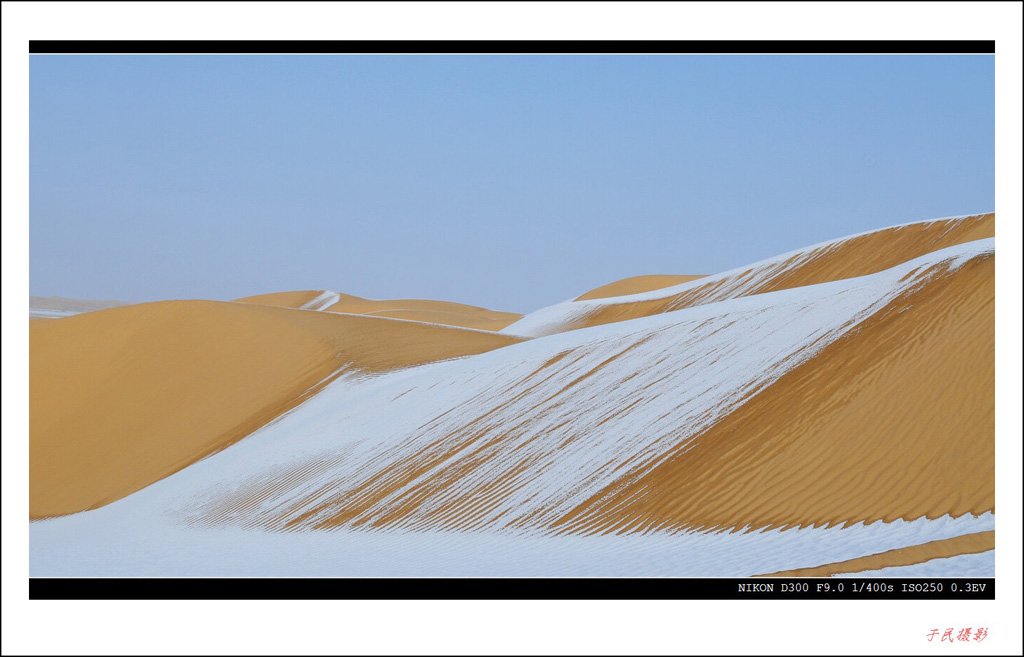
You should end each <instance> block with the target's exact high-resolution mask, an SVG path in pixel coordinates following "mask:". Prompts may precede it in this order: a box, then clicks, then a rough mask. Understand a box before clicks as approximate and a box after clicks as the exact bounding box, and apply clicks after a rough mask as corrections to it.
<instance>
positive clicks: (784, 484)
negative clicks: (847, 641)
mask: <svg viewBox="0 0 1024 657" xmlns="http://www.w3.org/2000/svg"><path fill="white" fill-rule="evenodd" d="M994 260H995V257H994V256H980V257H977V258H975V259H973V260H972V261H971V262H970V263H968V264H967V265H965V266H963V267H962V268H960V269H958V270H956V271H954V272H952V273H949V274H947V275H945V276H942V277H940V278H938V279H937V280H934V281H931V282H929V283H928V284H927V285H924V286H921V287H919V288H917V289H914V290H913V291H911V292H910V293H909V294H907V295H905V296H901V297H899V298H897V299H895V300H894V301H893V302H892V303H890V304H889V305H888V306H887V307H886V308H884V309H883V310H882V311H881V312H878V313H876V314H875V315H873V316H872V317H871V318H870V319H869V320H867V321H866V322H864V323H863V324H862V325H861V326H860V327H859V328H858V330H857V331H855V332H851V333H850V334H848V335H847V336H844V337H843V338H841V339H840V340H837V341H836V342H834V343H832V344H831V345H828V346H826V347H824V348H823V349H822V350H821V352H820V353H819V354H818V355H817V356H815V357H814V358H813V359H811V360H809V361H808V362H806V363H804V364H802V365H801V366H800V367H798V368H796V369H794V370H792V371H790V372H788V373H787V374H785V375H783V376H782V377H781V378H780V379H779V380H778V381H776V382H775V383H774V384H773V385H771V386H769V387H767V388H766V389H764V390H762V391H761V392H759V394H757V395H756V396H755V397H753V398H752V399H751V400H750V401H749V402H747V403H746V404H744V405H743V406H742V407H740V408H739V409H738V410H737V411H736V412H734V413H732V414H730V415H729V416H728V417H726V418H724V419H723V420H722V421H720V422H718V423H717V424H715V425H714V426H713V427H711V428H710V429H709V430H708V431H707V432H705V433H703V434H702V435H700V436H699V437H698V438H697V440H696V441H694V444H692V445H687V446H686V447H685V449H677V450H676V453H674V454H672V455H670V456H669V457H668V458H666V459H665V460H664V461H663V462H662V463H661V464H659V465H658V466H656V467H654V468H652V469H651V470H649V471H647V472H644V473H642V475H641V476H638V477H636V478H635V479H633V480H632V481H620V482H617V483H616V485H615V486H613V487H611V488H609V489H606V490H602V491H600V492H598V493H597V494H595V495H594V497H593V499H592V501H590V502H588V503H586V504H584V505H581V507H580V508H579V509H577V510H575V511H574V512H573V513H572V514H571V515H570V516H568V517H567V518H566V521H565V524H566V526H567V527H571V528H573V529H574V530H575V531H583V530H592V531H617V530H621V529H624V528H631V529H634V530H643V529H649V528H677V529H682V528H711V527H744V526H746V525H748V524H749V525H751V526H752V527H755V528H759V527H765V526H779V527H790V526H806V525H809V524H823V523H824V524H833V523H842V522H858V521H862V520H863V521H873V520H885V521H891V520H894V519H896V518H904V519H907V520H910V519H913V518H917V517H921V516H926V517H929V518H935V517H939V516H941V515H944V514H947V513H948V514H952V515H953V516H959V515H962V514H964V513H972V514H975V515H978V514H980V513H982V512H984V511H990V510H994V509H995V501H994V495H995V482H994V479H993V471H994V467H995V462H994V446H995V445H994V441H993V440H992V436H993V435H994V431H995V427H994V417H995V415H994V399H995V397H994V390H993V384H994V365H995V363H994V353H995V351H994V278H995V274H994ZM968 381H969V382H970V384H969V385H968V384H966V382H968ZM722 464H728V465H727V467H723V465H722ZM576 518H587V519H586V520H585V521H579V522H575V521H574V520H575V519H576Z"/></svg>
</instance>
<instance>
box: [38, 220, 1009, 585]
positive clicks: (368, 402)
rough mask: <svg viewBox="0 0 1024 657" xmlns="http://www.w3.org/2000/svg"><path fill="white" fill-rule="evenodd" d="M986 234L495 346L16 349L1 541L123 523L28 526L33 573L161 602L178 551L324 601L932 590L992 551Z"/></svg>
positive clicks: (791, 270) (335, 304)
mask: <svg viewBox="0 0 1024 657" xmlns="http://www.w3.org/2000/svg"><path fill="white" fill-rule="evenodd" d="M992 227H993V217H992V215H977V216H973V217H967V218H961V219H955V220H940V221H935V222H921V223H917V224H908V225H905V226H900V227H894V228H891V229H885V230H881V231H874V232H871V233H865V234H863V235H858V236H852V237H849V238H844V239H840V240H835V241H832V242H828V243H825V244H820V245H815V246H812V247H808V248H806V249H801V250H798V251H795V252H792V253H788V254H783V255H781V256H779V257H777V258H771V259H768V260H765V261H762V262H760V263H754V264H752V265H749V266H747V267H741V268H738V269H736V270H732V271H729V272H724V273H721V274H713V275H709V276H705V277H663V276H657V277H646V276H641V277H635V278H631V279H624V280H622V281H617V282H615V283H612V284H609V285H606V286H603V287H601V288H597V289H595V290H592V291H590V292H588V293H585V294H583V295H581V296H580V297H577V298H576V299H574V300H572V301H567V302H565V303H563V304H558V305H557V306H552V307H550V308H546V309H542V310H540V311H537V312H536V313H531V314H530V315H527V316H526V317H523V318H522V319H519V320H518V321H514V322H513V320H514V319H515V317H517V316H514V315H513V314H511V313H498V312H495V311H489V310H486V309H483V308H476V307H472V306H465V305H463V304H455V303H446V302H439V301H429V300H396V301H378V300H369V299H361V298H359V297H353V296H350V295H343V294H340V293H337V292H333V291H330V290H309V291H302V292H290V293H279V294H271V295H261V296H258V297H248V298H246V299H242V300H239V301H240V302H241V303H219V302H165V303H160V304H144V305H140V306H129V307H124V308H115V309H111V310H106V311H103V312H101V313H92V314H89V315H82V316H77V317H71V318H68V319H65V320H63V321H61V322H52V321H51V322H48V323H47V322H44V321H40V322H32V323H31V330H30V333H31V341H32V343H31V350H32V353H31V370H32V372H31V373H32V380H31V393H30V396H31V400H32V408H31V422H32V424H31V431H32V435H31V458H32V463H31V491H30V492H31V496H32V500H31V508H30V515H31V517H33V518H38V517H41V516H50V515H57V514H62V513H72V512H74V511H79V510H82V509H95V508H96V507H100V506H103V505H105V504H108V503H109V502H110V501H112V500H116V499H121V502H119V503H118V504H115V505H109V506H105V507H104V508H102V509H97V510H94V511H89V512H88V513H82V514H75V515H73V516H70V517H67V518H58V519H51V520H45V521H41V522H39V523H36V524H34V525H33V531H34V533H33V554H34V555H42V556H40V557H39V560H38V561H36V562H35V563H39V564H45V565H40V566H39V568H40V569H41V570H38V571H37V573H38V574H45V572H54V570H55V569H56V570H60V569H61V568H64V565H63V564H65V563H66V562H67V560H68V559H69V558H71V559H77V558H78V556H77V555H78V551H77V550H70V551H69V549H68V545H70V544H71V543H69V541H71V542H72V543H73V541H74V540H75V539H74V537H75V536H82V537H86V538H87V543H88V544H87V546H86V549H84V550H83V551H82V554H84V555H86V557H87V561H88V563H90V564H92V565H90V566H88V568H99V570H100V571H102V572H107V571H106V570H103V569H104V568H106V566H105V565H103V564H104V561H103V559H104V557H103V555H104V554H105V552H106V551H109V549H110V545H111V541H113V540H115V538H114V537H117V540H121V534H122V533H125V532H127V533H129V534H131V535H133V536H134V537H135V539H133V540H136V543H135V545H136V546H138V549H141V550H143V551H144V552H145V551H156V552H160V553H161V554H165V558H166V559H167V560H168V562H169V563H170V562H174V563H176V564H177V565H175V566H174V567H168V572H173V573H176V574H183V573H184V574H187V572H188V568H189V562H188V561H187V560H185V561H182V560H181V559H179V558H178V557H176V556H175V555H177V554H178V553H180V551H181V550H186V551H187V550H189V549H192V548H190V547H189V546H196V545H199V546H206V547H203V548H201V549H200V552H201V553H204V554H205V553H206V552H210V551H212V552H216V553H221V552H223V553H225V554H235V553H236V551H243V552H245V553H246V554H249V555H250V557H251V558H252V559H253V563H259V564H263V565H261V566H255V565H254V566H252V568H253V569H258V568H266V569H267V574H273V573H293V572H296V571H294V570H290V569H289V568H290V566H288V563H291V562H293V561H294V559H293V558H292V557H289V556H288V555H293V554H294V553H295V552H296V551H300V552H302V553H303V554H305V555H314V554H315V555H317V556H315V557H314V558H312V560H311V561H310V563H313V564H314V565H313V566H311V567H310V569H309V571H308V572H310V573H318V574H325V572H326V574H331V573H336V572H343V573H345V574H348V575H359V574H366V573H375V574H381V572H382V571H381V570H380V569H382V568H383V569H385V571H384V574H388V573H387V572H386V568H387V565H386V564H385V563H384V562H383V561H382V559H384V557H382V556H381V554H382V553H383V554H384V555H385V556H386V555H404V556H402V557H401V561H402V563H403V564H404V563H414V564H415V566H414V567H411V570H410V571H409V572H411V573H414V574H417V575H430V574H438V573H439V572H441V573H445V574H517V575H524V574H526V575H528V574H532V573H549V574H632V575H637V574H641V575H642V574H688V575H705V576H727V575H730V574H731V575H755V574H765V573H771V574H773V575H779V574H787V573H788V574H795V575H798V576H809V575H832V574H835V575H841V574H845V573H856V572H871V571H877V570H878V569H885V568H894V567H896V568H898V567H913V565H915V564H916V565H922V564H936V565H935V568H939V569H941V568H944V567H947V566H943V565H942V564H941V563H939V562H940V561H941V560H942V559H945V558H948V557H957V558H959V557H964V558H966V557H967V556H969V555H972V554H981V553H984V551H986V550H991V547H992V546H991V543H992V540H993V538H992V530H993V527H994V510H995V495H994V477H993V472H994V438H993V436H994V303H995V300H994V277H995V273H994V263H995V255H994V254H995V240H994V239H992V238H991V237H986V236H990V235H991V233H992ZM682 278H685V279H687V280H681V279H682ZM616 295H617V296H616ZM274 306H281V307H274ZM299 309H301V310H299ZM312 310H317V311H321V312H309V311H312ZM396 320H413V321H396ZM508 322H513V323H511V324H508V326H506V327H505V328H504V329H502V330H501V331H500V332H495V331H496V330H497V329H498V328H499V327H501V326H505V324H507V323H508ZM439 324H447V325H449V326H439ZM455 326H466V327H472V328H483V329H487V330H483V331H481V330H468V329H466V328H455ZM570 329H578V330H570ZM519 335H522V336H527V337H530V338H533V339H526V338H525V337H523V338H520V337H516V336H519ZM457 356H464V357H461V358H456V357H457ZM271 420H273V421H271ZM242 438H245V440H241V439H242ZM204 456H206V457H208V458H202V457H204ZM147 518H148V519H150V520H143V519H147ZM69 537H70V538H69ZM321 537H326V538H321ZM83 540H85V539H83ZM253 545H257V546H275V547H266V550H267V551H266V552H263V551H261V550H263V548H257V547H253ZM175 546H177V548H175ZM243 546H244V547H243ZM556 546H557V547H556ZM147 553H148V552H147ZM481 555H483V556H481ZM530 555H532V556H530ZM680 555H683V556H680ZM86 557H83V558H86ZM33 558H34V559H35V558H36V557H35V556H33ZM193 559H195V557H193ZM353 559H354V561H353ZM176 560H177V561H176ZM128 561H131V559H130V558H128ZM202 561H203V563H206V560H205V559H203V560H202ZM222 561H223V560H222ZM955 561H956V560H955V559H954V560H953V561H951V562H949V563H951V564H952V563H954V562H955ZM80 563H85V562H84V561H83V562H80ZM217 563H219V564H220V565H219V566H217V567H218V568H222V567H226V566H225V565H224V564H226V563H227V562H224V563H221V562H217ZM654 563H657V564H660V565H659V566H657V567H653V570H652V565H651V564H654ZM957 563H958V562H957ZM96 564H100V565H99V566H96ZM317 564H319V565H317ZM325 564H326V565H325ZM467 564H476V565H475V566H470V565H467ZM487 564H490V565H487ZM662 566H663V568H662ZM82 567H83V568H85V567H86V566H82ZM146 567H147V566H146V564H141V563H137V564H135V565H134V566H131V567H126V568H123V569H119V568H118V567H117V566H116V564H115V567H114V568H113V570H112V571H110V572H114V573H134V572H137V570H138V569H139V568H142V569H144V568H146ZM928 567H929V568H931V565H929V566H928ZM948 567H953V566H952V565H950V566H948ZM985 567H987V566H984V564H983V565H982V566H981V568H985ZM33 568H34V569H35V568H36V566H33ZM232 568H233V567H228V572H237V573H246V574H259V572H257V571H255V570H252V571H250V570H245V569H243V570H240V571H239V570H237V569H235V570H232ZM322 568H334V569H340V571H338V570H332V571H324V570H321V569H322ZM467 568H469V570H466V569H467ZM475 568H484V569H485V571H484V572H481V571H479V570H474V569H475ZM486 568H490V570H486ZM181 569H184V571H182V570H181ZM532 569H535V570H532ZM62 572H63V571H62ZM89 572H95V571H89ZM218 572H220V571H218ZM301 572H307V571H301Z"/></svg>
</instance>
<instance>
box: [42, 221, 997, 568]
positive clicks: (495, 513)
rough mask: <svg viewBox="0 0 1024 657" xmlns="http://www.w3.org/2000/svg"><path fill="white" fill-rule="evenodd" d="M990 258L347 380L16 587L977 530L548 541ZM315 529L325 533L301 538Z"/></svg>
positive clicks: (750, 561) (841, 550)
mask: <svg viewBox="0 0 1024 657" xmlns="http://www.w3.org/2000/svg"><path fill="white" fill-rule="evenodd" d="M993 251H994V240H993V239H987V240H978V241H976V242H971V243H968V244H962V245H958V246H954V247H951V248H948V249H944V250H941V251H937V252H934V253H931V254H928V255H926V256H923V257H921V258H917V259H915V260H912V261H910V262H907V263H904V264H903V265H900V266H898V267H894V268H892V269H889V270H886V271H883V272H879V273H877V274H873V275H870V276H864V277H860V278H854V279H846V280H841V281H834V282H829V283H823V284H820V285H813V286H806V287H801V288H795V289H789V290H781V291H778V292H771V293H767V294H760V295H755V296H749V297H740V298H736V299H730V300H727V301H723V302H719V303H711V304H707V305H702V306H696V307H691V308H686V309H683V310H679V311H676V312H671V313H666V314H661V315H656V316H652V317H644V318H640V319H634V320H630V321H626V322H621V323H616V324H608V325H604V326H596V327H592V328H587V329H581V330H577V331H571V332H568V333H563V334H556V335H552V336H548V337H544V338H539V339H536V340H531V341H528V342H524V343H520V344H515V345H510V346H508V347H504V348H501V349H498V350H495V351H491V352H487V353H483V354H479V355H476V356H469V357H464V358H459V359H453V360H449V361H443V362H439V363H433V364H429V365H424V366H420V367H415V368H409V369H406V370H402V371H396V372H391V373H386V374H379V375H357V374H351V373H349V374H345V375H343V376H342V377H340V378H339V379H337V380H336V381H335V382H333V383H331V384H330V385H328V386H327V387H326V388H325V389H324V390H323V391H321V392H320V393H319V394H317V395H315V396H314V397H312V398H311V399H309V400H308V401H306V402H305V403H303V404H302V405H300V406H299V407H297V408H296V409H294V410H293V411H292V412H290V413H288V414H286V415H285V416H282V417H281V418H279V419H278V420H276V421H275V422H272V423H271V424H269V425H267V426H265V427H263V428H262V429H260V430H259V431H257V432H255V433H254V434H252V435H251V436H249V437H248V438H246V439H245V440H242V441H240V442H239V443H236V444H235V445H233V446H231V447H229V448H228V449H226V450H224V451H222V452H219V453H217V454H214V455H212V456H210V457H209V458H206V459H204V460H202V461H200V462H198V463H196V464H193V465H192V466H190V467H188V468H185V469H184V470H181V471H179V472H178V473H176V474H174V475H172V476H170V477H167V478H166V479H163V480H161V481H159V482H157V483H155V484H153V485H151V486H149V487H147V488H145V489H143V490H141V491H139V492H137V493H135V494H133V495H130V496H128V497H126V498H124V499H122V500H119V501H117V502H115V503H113V504H111V505H108V506H106V507H103V508H101V509H98V510H95V511H89V512H84V513H80V514H75V515H72V516H67V517H63V518H56V519H51V520H47V521H42V522H36V523H32V525H31V540H32V549H31V553H32V557H31V558H32V574H33V575H51V574H58V573H68V574H72V573H73V574H243V573H246V574H265V575H271V574H312V573H317V574H339V575H340V574H349V575H368V574H385V575H399V574H430V575H446V574H458V575H474V574H489V575H500V574H516V575H544V574H587V575H593V574H609V575H610V574H615V575H627V574H634V575H656V574H657V575H661V574H664V575H708V576H719V575H721V576H725V575H745V574H755V573H758V572H774V571H777V570H785V569H790V568H798V567H810V566H815V565H820V564H823V563H831V562H834V561H842V560H846V559H852V558H855V557H859V556H864V555H866V554H872V553H876V552H881V551H884V550H889V549H895V548H899V547H906V546H909V545H914V544H918V543H921V542H926V541H929V540H937V539H939V538H950V537H952V536H957V535H960V534H965V533H973V532H978V531H985V530H987V529H991V528H992V525H993V524H994V520H993V518H992V515H991V514H985V515H984V516H982V517H980V518H974V517H972V516H964V517H961V518H957V519H950V518H942V519H938V520H927V519H920V520H916V521H914V522H902V521H897V522H894V523H882V522H876V523H872V524H871V525H868V526H863V525H858V526H854V527H849V528H845V529H841V528H838V527H835V528H832V529H824V528H804V529H791V530H787V531H784V532H778V531H774V532H758V533H749V534H741V533H736V534H708V533H703V534H701V533H692V532H691V533H679V532H676V533H664V532H656V533H655V532H649V533H645V534H633V535H621V536H559V535H552V531H551V524H552V523H553V522H555V521H556V520H557V519H559V518H561V517H562V516H563V515H564V514H565V513H566V512H568V511H569V510H571V509H573V508H575V507H577V506H578V505H579V504H580V503H582V502H584V501H585V500H587V499H588V498H590V497H591V496H593V495H595V494H597V493H599V492H601V491H602V490H603V489H604V488H605V487H606V486H608V485H609V484H612V483H613V482H615V481H617V480H619V479H620V478H622V477H623V476H626V475H629V474H631V473H638V472H644V471H646V470H648V469H649V468H650V467H652V466H653V465H655V464H657V463H658V462H659V460H660V459H662V458H664V457H665V456H666V455H667V454H668V453H669V451H670V450H672V449H673V448H676V447H678V446H683V447H684V448H685V445H686V444H687V443H688V442H689V441H691V440H692V439H693V438H694V437H695V436H696V435H698V434H699V433H700V432H701V431H702V430H703V429H706V428H707V427H709V426H710V425H711V424H712V423H714V422H715V421H716V420H717V419H718V418H720V417H722V416H724V415H726V414H728V413H730V412H732V411H733V410H735V408H736V407H737V406H738V405H740V404H742V403H743V402H744V401H745V400H746V399H748V398H749V397H750V396H751V395H753V394H754V393H756V392H757V391H759V390H761V389H763V388H764V387H765V386H767V385H770V384H771V383H772V382H773V381H775V380H776V379H777V378H778V377H780V376H782V375H783V374H784V373H785V372H787V371H789V370H791V369H792V368H793V367H796V366H797V365H799V364H800V363H802V362H805V361H806V360H807V359H809V358H810V357H812V356H813V355H814V354H815V353H817V352H818V351H819V350H821V349H822V348H824V347H825V346H826V345H828V344H829V343H831V342H832V341H834V340H836V339H837V338H839V337H840V336H842V335H844V334H845V333H847V332H849V331H850V330H851V329H854V328H855V327H856V326H857V325H858V324H859V323H860V322H862V321H863V320H864V319H866V318H867V317H869V316H871V315H872V314H873V313H874V312H877V311H878V310H879V309H881V308H882V307H884V306H885V305H886V304H887V303H889V302H890V301H892V300H894V299H896V298H898V297H899V296H901V295H902V294H905V293H907V292H908V291H910V290H912V289H915V288H916V287H918V286H920V285H923V284H925V283H926V282H927V281H928V280H931V279H933V278H935V277H937V276H941V275H942V274H943V273H946V272H948V271H950V270H952V269H955V268H957V267H959V266H962V265H963V264H964V263H966V262H968V261H969V260H970V259H972V258H974V257H978V256H982V255H984V254H987V253H991V252H993ZM389 489H391V490H390V492H388V493H387V494H384V495H383V496H382V497H380V499H372V497H370V496H372V495H375V494H376V495H380V494H381V493H380V491H382V490H384V491H386V490H389ZM361 501H362V502H363V504H362V505H360V502H361ZM353 508H357V509H358V513H355V514H354V515H352V513H351V510H352V509H353ZM343 509H344V510H347V511H348V512H350V514H349V515H350V516H351V517H348V519H347V520H346V521H345V522H344V523H341V524H340V525H339V524H337V522H338V521H337V516H335V515H334V514H336V513H337V512H338V511H340V510H343ZM396 510H402V512H403V513H404V514H405V515H404V516H402V517H401V519H400V520H397V521H396V520H394V518H391V519H390V521H389V523H388V529H387V530H369V529H368V528H369V527H372V526H373V524H374V522H379V521H381V520H382V519H383V518H384V517H385V516H388V515H389V514H390V513H391V512H394V511H396ZM327 519H333V520H334V522H335V528H334V529H332V530H330V531H324V530H320V531H315V530H311V529H309V528H310V527H311V526H313V525H315V524H316V523H317V522H320V521H323V520H327ZM286 525H287V526H288V528H289V531H286V532H275V531H267V530H278V529H284V528H285V526H286ZM452 529H473V530H476V531H474V532H470V533H466V532H453V531H450V530H452ZM299 555H301V556H299Z"/></svg>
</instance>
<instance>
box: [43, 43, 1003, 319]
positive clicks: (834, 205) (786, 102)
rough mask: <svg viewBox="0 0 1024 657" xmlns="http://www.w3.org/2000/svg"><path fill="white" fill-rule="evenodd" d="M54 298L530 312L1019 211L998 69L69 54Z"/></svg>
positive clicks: (830, 61)
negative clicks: (347, 301) (453, 306)
mask: <svg viewBox="0 0 1024 657" xmlns="http://www.w3.org/2000/svg"><path fill="white" fill-rule="evenodd" d="M30 66H31V70H30V85H31V87H30V103H31V105H30V148H31V162H30V177H31V183H30V185H31V189H30V222H29V226H30V260H29V267H30V288H31V293H32V294H35V295H47V296H48V295H60V296H68V297H81V298H93V299H120V300H123V301H129V302H141V301H153V300H159V299H185V298H204V299H224V300H227V299H232V298H236V297H241V296H246V295H250V294H258V293H264V292H274V291H283V290H294V289H323V288H329V289H334V290H337V291H340V292H346V293H350V294H356V295H359V296H364V297H371V298H395V297H414V298H434V299H445V300H450V301H459V302H463V303H470V304H474V305H481V306H487V307H491V308H496V309H502V310H512V311H518V312H529V311H531V310H534V309H537V308H539V307H542V306H545V305H549V304H552V303H556V302H558V301H562V300H564V299H567V298H570V297H573V296H576V295H578V294H580V293H582V292H583V291H585V290H588V289H590V288H593V287H597V286H599V285H603V284H605V283H608V282H611V281H613V280H616V279H619V278H623V277H626V276H633V275H638V274H695V273H713V272H716V271H722V270H725V269H729V268H732V267H736V266H739V265H743V264H746V263H748V262H752V261H755V260H759V259H762V258H765V257H768V256H771V255H774V254H777V253H781V252H784V251H788V250H791V249H794V248H797V247H800V246H804V245H807V244H812V243H815V242H820V241H823V240H826V239H830V238H833V237H839V236H842V235H845V234H849V233H854V232H859V231H863V230H868V229H872V228H878V227H882V226H886V225H891V224H895V223H904V222H907V221H914V220H919V219H926V218H934V217H942V216H949V215H957V214H965V213H972V212H982V211H990V210H993V209H994V135H995V132H994V77H993V74H994V68H993V67H994V59H993V57H991V56H820V57H818V56H792V57H789V56H583V57H577V56H552V57H547V56H459V57H449V56H309V57H304V56H238V57H235V56H205V57H204V56H168V57H163V56H145V57H129V56H111V57H106V56H52V55H34V56H32V57H31V62H30Z"/></svg>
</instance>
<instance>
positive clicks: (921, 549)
mask: <svg viewBox="0 0 1024 657" xmlns="http://www.w3.org/2000/svg"><path fill="white" fill-rule="evenodd" d="M995 547H996V533H995V532H994V531H987V532H977V533H974V534H965V535H963V536H957V537H956V538H947V539H943V540H938V541H929V542H928V543H922V544H920V545H913V546H911V547H906V548H899V549H896V550H886V551H885V552H879V553H878V554H872V555H869V556H866V557H860V558H857V559H849V560H847V561H840V562H837V563H830V564H825V565H823V566H816V567H813V568H797V569H795V570H783V571H779V572H777V573H769V574H767V575H761V576H760V577H831V576H832V575H839V574H843V573H859V572H863V571H865V570H878V569H880V568H892V567H895V566H912V565H914V564H918V563H924V562H926V561H931V560H932V559H946V558H949V557H956V556H959V555H961V554H978V553H979V552H988V551H989V550H994V549H995Z"/></svg>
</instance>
